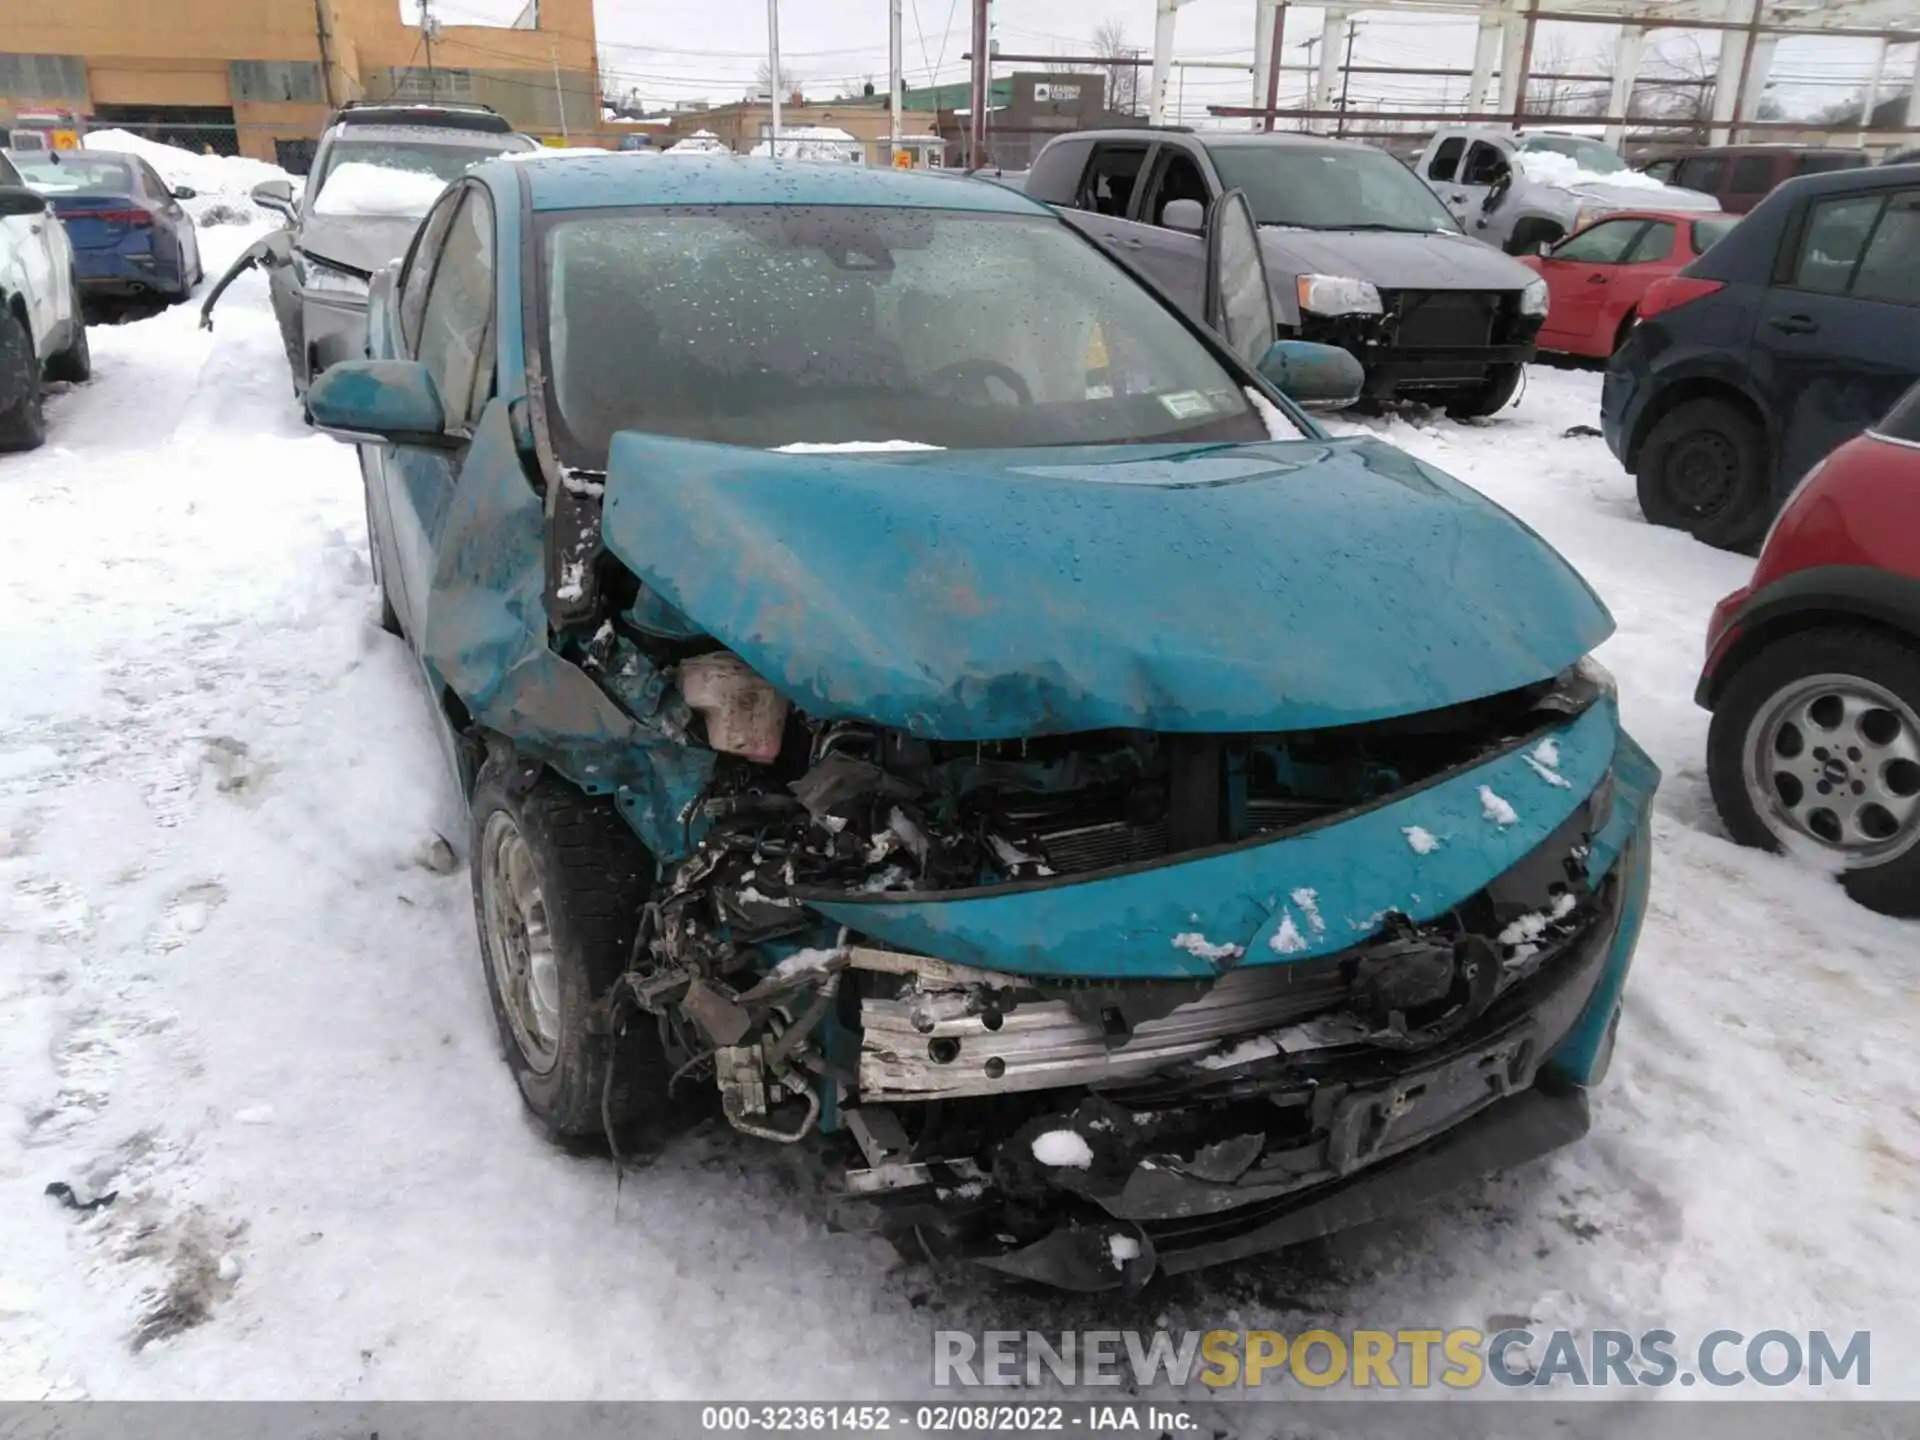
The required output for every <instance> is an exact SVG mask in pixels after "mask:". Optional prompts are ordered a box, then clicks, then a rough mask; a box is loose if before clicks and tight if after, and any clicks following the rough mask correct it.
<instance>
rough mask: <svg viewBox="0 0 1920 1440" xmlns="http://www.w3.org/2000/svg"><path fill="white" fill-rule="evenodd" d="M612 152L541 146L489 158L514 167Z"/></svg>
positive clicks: (639, 152)
mask: <svg viewBox="0 0 1920 1440" xmlns="http://www.w3.org/2000/svg"><path fill="white" fill-rule="evenodd" d="M613 153H614V152H613V151H611V150H608V149H605V148H603V147H601V146H599V145H542V146H540V147H539V149H537V150H509V151H507V153H506V154H504V155H495V156H491V157H489V158H491V159H495V160H511V161H513V162H514V163H515V164H516V165H528V164H531V163H532V162H534V161H535V160H574V159H578V158H579V157H580V156H582V155H611V154H613ZM627 153H628V154H630V155H650V154H653V153H655V152H653V151H650V150H630V151H628V152H627Z"/></svg>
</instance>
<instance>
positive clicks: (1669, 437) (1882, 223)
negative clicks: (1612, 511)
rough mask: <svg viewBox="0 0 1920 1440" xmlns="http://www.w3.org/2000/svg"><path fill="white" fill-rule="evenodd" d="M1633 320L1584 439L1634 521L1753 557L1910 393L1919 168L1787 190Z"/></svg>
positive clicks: (1645, 303)
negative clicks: (1639, 514)
mask: <svg viewBox="0 0 1920 1440" xmlns="http://www.w3.org/2000/svg"><path fill="white" fill-rule="evenodd" d="M1638 318H1639V323H1638V324H1637V325H1636V326H1635V327H1634V329H1633V332H1632V334H1631V335H1630V336H1629V338H1628V339H1627V341H1626V343H1625V344H1623V345H1622V346H1621V347H1620V348H1619V350H1617V351H1616V352H1615V353H1614V356H1613V361H1612V363H1611V364H1610V365H1609V366H1608V369H1607V379H1606V388H1605V390H1604V391H1603V393H1602V398H1601V423H1602V426H1603V428H1604V430H1605V433H1606V437H1607V444H1608V446H1609V447H1610V448H1611V449H1612V450H1613V453H1614V454H1615V455H1617V456H1619V457H1620V460H1621V463H1622V464H1624V465H1625V466H1626V467H1627V469H1628V470H1629V471H1630V472H1632V473H1633V474H1634V475H1635V476H1636V477H1637V479H1638V481H1639V492H1640V508H1641V509H1642V510H1643V511H1644V512H1645V513H1646V517H1647V519H1649V520H1651V521H1652V522H1653V523H1654V524H1656V525H1672V526H1676V527H1678V528H1680V529H1683V530H1688V531H1691V532H1692V534H1693V535H1694V536H1695V537H1696V538H1697V539H1700V540H1703V541H1705V542H1706V543H1707V544H1709V545H1718V546H1720V547H1722V548H1724V549H1733V550H1738V549H1745V548H1748V547H1750V546H1753V545H1755V544H1757V543H1758V542H1759V540H1760V538H1761V536H1762V535H1764V534H1765V533H1766V529H1767V526H1768V524H1769V523H1770V522H1771V521H1772V519H1773V516H1774V513H1775V512H1776V511H1777V510H1778V509H1779V508H1780V504H1781V502H1782V501H1783V500H1784V499H1785V497H1786V496H1787V494H1788V492H1789V491H1791V490H1792V489H1793V486H1794V484H1795V483H1796V482H1797V481H1798V480H1799V479H1800V477H1801V476H1802V475H1804V474H1806V473H1807V471H1808V470H1809V469H1811V468H1812V467H1813V466H1814V465H1815V464H1817V463H1818V462H1819V461H1820V460H1822V459H1823V458H1825V456H1827V455H1828V454H1829V453H1831V452H1832V451H1833V449H1834V448H1835V447H1836V446H1838V445H1840V444H1842V443H1843V442H1845V441H1847V440H1849V439H1851V438H1852V437H1853V436H1855V435H1857V434H1859V433H1860V432H1861V431H1862V430H1864V429H1865V428H1866V427H1867V426H1868V425H1869V424H1871V423H1872V422H1873V421H1874V420H1876V419H1877V418H1879V417H1880V416H1881V415H1884V414H1885V413H1886V412H1887V411H1888V409H1890V408H1891V407H1892V405H1893V403H1894V401H1896V400H1898V399H1899V398H1900V396H1901V394H1902V393H1903V392H1904V391H1905V390H1906V389H1907V387H1908V386H1909V385H1911V384H1913V383H1914V381H1915V379H1916V378H1920V165H1897V166H1879V167H1875V168H1873V169H1866V170H1848V171H1842V172H1840V173H1837V174H1830V175H1809V176H1805V177H1803V178H1801V179H1798V180H1790V181H1788V182H1787V183H1786V184H1784V185H1782V186H1781V187H1780V188H1779V189H1777V190H1775V191H1774V192H1773V193H1772V194H1770V195H1769V196H1767V198H1766V199H1765V200H1763V201H1762V202H1761V203H1760V205H1759V206H1757V207H1756V208H1755V209H1754V210H1753V212H1752V213H1751V214H1749V215H1748V216H1747V218H1746V219H1745V220H1743V221H1742V222H1741V223H1740V224H1739V226H1738V227H1736V228H1735V229H1734V230H1733V232H1732V233H1731V234H1729V235H1728V236H1727V238H1726V239H1724V240H1722V241H1720V243H1719V244H1717V245H1715V246H1714V247H1713V248H1712V249H1711V250H1709V251H1708V252H1707V253H1706V254H1704V255H1702V256H1701V257H1700V258H1699V259H1698V260H1695V261H1694V262H1693V263H1692V264H1691V265H1688V266H1687V267H1686V268H1685V269H1684V270H1682V271H1681V272H1680V273H1679V274H1678V275H1675V276H1673V277H1671V278H1670V279H1666V280H1662V281H1660V282H1658V283H1657V284H1655V285H1654V286H1653V287H1652V288H1650V289H1649V290H1648V291H1647V294H1646V297H1645V298H1644V299H1643V300H1642V301H1641V304H1640V310H1639V317H1638Z"/></svg>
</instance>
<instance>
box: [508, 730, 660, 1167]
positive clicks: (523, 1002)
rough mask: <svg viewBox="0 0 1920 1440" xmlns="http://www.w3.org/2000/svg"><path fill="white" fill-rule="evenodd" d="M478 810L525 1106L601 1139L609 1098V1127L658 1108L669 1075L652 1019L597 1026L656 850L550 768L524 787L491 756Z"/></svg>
mask: <svg viewBox="0 0 1920 1440" xmlns="http://www.w3.org/2000/svg"><path fill="white" fill-rule="evenodd" d="M472 817H473V831H472V851H471V856H470V863H471V866H472V873H473V905H474V917H475V921H476V924H477V926H478V928H479V932H480V949H481V957H482V960H483V963H484V965H485V969H486V976H487V994H488V995H489V997H490V998H491V999H492V1002H493V1011H494V1018H495V1020H496V1021H497V1022H498V1024H499V1028H500V1039H501V1043H502V1045H503V1046H504V1047H505V1050H506V1059H507V1066H508V1068H509V1069H511V1070H512V1071H513V1075H514V1079H515V1080H516V1081H517V1082H518V1084H519V1086H520V1094H521V1097H522V1098H523V1099H524V1100H525V1101H526V1104H527V1108H528V1109H530V1110H531V1111H533V1113H534V1114H535V1115H536V1116H538V1117H539V1119H540V1121H541V1123H542V1124H544V1125H545V1126H546V1128H547V1131H548V1132H549V1133H550V1134H551V1135H553V1136H555V1137H556V1138H571V1137H579V1136H591V1135H598V1134H601V1133H602V1132H603V1111H602V1100H603V1098H604V1099H605V1100H606V1116H607V1118H608V1119H610V1120H611V1122H612V1124H613V1126H614V1128H615V1129H616V1130H628V1129H632V1128H634V1127H636V1126H640V1125H644V1124H645V1122H647V1121H648V1120H650V1119H654V1118H656V1117H660V1116H663V1115H664V1112H665V1107H666V1105H667V1100H668V1094H667V1082H668V1078H669V1069H668V1064H667V1058H666V1051H665V1048H664V1046H663V1045H662V1044H661V1043H660V1040H659V1037H658V1035H657V1034H656V1033H654V1031H653V1029H652V1027H651V1026H649V1025H646V1024H637V1025H635V1026H633V1027H630V1029H629V1032H628V1033H627V1034H626V1035H624V1036H612V1035H605V1034H596V1033H594V1025H593V1013H594V1010H595V1005H596V1002H598V1001H599V1000H600V999H602V998H603V997H604V996H605V995H606V994H607V992H608V990H609V989H610V988H611V986H612V985H613V982H614V981H615V980H616V979H618V978H619V976H620V974H621V972H622V971H623V970H624V969H625V968H626V965H627V961H628V958H629V956H630V954H631V952H632V948H633V940H634V935H635V932H636V930H637V929H638V926H639V921H640V910H641V906H642V905H644V904H645V902H646V899H647V896H648V895H649V894H650V893H651V891H652V887H653V879H654V866H653V861H652V858H651V857H650V856H649V855H648V854H647V852H646V849H645V848H644V847H643V846H642V845H641V844H640V842H639V840H638V838H637V837H636V836H635V835H634V833H633V831H632V830H631V829H629V828H628V827H627V824H626V822H625V821H623V820H622V819H621V818H620V815H619V813H618V812H617V811H616V810H615V809H614V807H613V805H612V803H611V802H610V801H607V800H601V799H595V798H593V797H591V796H588V795H584V794H582V793H581V792H580V791H578V790H576V789H574V788H573V787H572V786H571V785H568V784H567V783H566V782H564V781H562V780H560V779H558V778H557V777H555V776H554V775H552V774H550V773H547V774H542V775H541V776H540V777H539V778H538V779H537V780H535V781H534V782H533V783H532V784H531V785H530V786H527V785H522V784H519V783H517V782H516V778H515V772H514V771H513V770H512V769H511V768H509V767H506V766H502V765H499V764H497V763H489V764H488V765H487V766H486V767H485V768H483V769H482V770H481V772H480V776H479V779H478V780H477V781H476V783H475V785H474V793H473V802H472ZM641 1018H642V1020H643V1021H644V1019H645V1017H641ZM609 1073H611V1077H612V1079H611V1089H610V1090H609V1088H608V1086H609Z"/></svg>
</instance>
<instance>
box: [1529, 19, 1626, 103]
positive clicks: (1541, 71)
mask: <svg viewBox="0 0 1920 1440" xmlns="http://www.w3.org/2000/svg"><path fill="white" fill-rule="evenodd" d="M1598 63H1599V62H1598V61H1597V59H1596V58H1595V57H1594V56H1593V55H1592V54H1590V53H1588V52H1586V51H1574V50H1572V49H1571V48H1570V47H1569V46H1568V45H1567V44H1566V42H1565V41H1564V40H1562V39H1561V38H1560V37H1559V36H1558V35H1555V36H1552V37H1550V38H1549V39H1548V40H1547V42H1546V43H1545V44H1544V45H1542V46H1541V47H1540V49H1539V51H1538V52H1537V54H1536V56H1535V60H1534V65H1533V70H1534V73H1533V75H1532V76H1531V77H1530V78H1529V79H1528V81H1527V109H1528V110H1531V111H1532V112H1533V113H1534V114H1536V115H1604V114H1606V113H1607V98H1608V87H1607V86H1605V85H1600V84H1596V83H1594V82H1591V81H1584V80H1564V79H1561V78H1560V77H1561V76H1563V75H1565V74H1566V73H1568V72H1569V71H1574V72H1576V73H1577V72H1578V71H1580V70H1583V69H1586V68H1588V67H1590V66H1593V65H1595V64H1598Z"/></svg>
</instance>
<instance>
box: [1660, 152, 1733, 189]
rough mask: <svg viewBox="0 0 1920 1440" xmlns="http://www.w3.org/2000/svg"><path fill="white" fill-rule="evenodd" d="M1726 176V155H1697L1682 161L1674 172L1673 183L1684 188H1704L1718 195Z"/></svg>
mask: <svg viewBox="0 0 1920 1440" xmlns="http://www.w3.org/2000/svg"><path fill="white" fill-rule="evenodd" d="M1726 178H1727V162H1726V157H1724V156H1721V155H1695V156H1693V157H1692V158H1690V159H1687V160H1682V161H1681V162H1680V168H1679V169H1678V170H1676V171H1675V172H1674V177H1673V183H1674V184H1676V185H1678V186H1680V187H1682V188H1683V189H1687V190H1704V191H1705V192H1706V193H1707V194H1709V195H1717V194H1719V193H1720V182H1721V181H1722V180H1724V179H1726Z"/></svg>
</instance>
